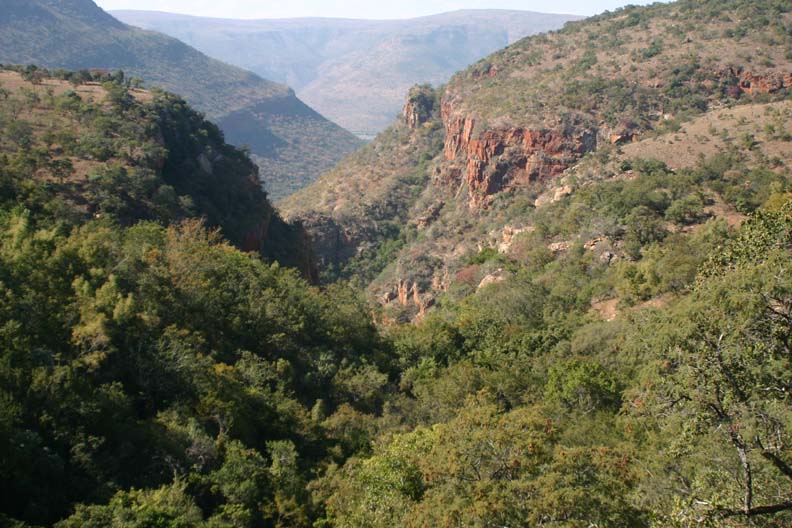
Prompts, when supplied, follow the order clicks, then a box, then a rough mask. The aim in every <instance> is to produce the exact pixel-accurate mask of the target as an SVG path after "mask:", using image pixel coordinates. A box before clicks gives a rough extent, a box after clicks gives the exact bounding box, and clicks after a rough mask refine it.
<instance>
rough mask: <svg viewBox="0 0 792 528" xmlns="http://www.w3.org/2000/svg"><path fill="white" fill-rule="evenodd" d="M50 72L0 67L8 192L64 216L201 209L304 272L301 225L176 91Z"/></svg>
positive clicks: (169, 219)
mask: <svg viewBox="0 0 792 528" xmlns="http://www.w3.org/2000/svg"><path fill="white" fill-rule="evenodd" d="M57 75H58V77H52V76H51V75H50V73H49V72H47V71H46V70H40V69H36V68H34V67H25V68H18V69H17V70H10V69H0V90H2V95H0V125H2V126H3V130H4V134H3V138H2V140H0V156H2V158H0V159H2V160H3V162H4V163H5V164H6V165H7V167H9V169H10V170H11V171H12V172H11V173H10V174H9V175H8V180H7V181H6V185H7V188H6V192H7V193H9V194H11V195H14V196H16V197H17V199H18V200H20V201H21V202H22V203H28V204H29V206H30V207H31V210H32V211H33V212H34V213H35V214H36V215H42V216H43V217H44V218H48V219H49V218H52V217H54V218H55V219H56V220H57V221H60V222H65V223H67V224H70V223H78V224H79V223H82V222H86V221H88V220H89V219H91V218H108V219H109V218H112V219H114V221H116V222H118V223H120V224H122V225H131V224H134V223H136V222H139V221H143V220H148V221H158V222H162V223H166V224H169V223H175V222H178V221H180V220H186V219H190V218H203V219H204V220H205V221H206V223H207V224H208V225H209V226H211V227H215V228H219V229H220V230H221V232H222V234H223V236H225V237H226V238H227V239H228V240H229V241H231V242H232V243H234V244H236V245H237V246H238V247H239V248H240V249H242V250H245V251H253V252H256V253H261V254H262V255H264V256H267V257H270V258H278V259H279V260H281V261H282V262H283V263H284V264H288V265H292V266H296V267H299V268H301V270H302V271H303V272H304V273H305V274H307V275H310V274H311V273H312V268H311V264H310V261H309V254H308V252H307V251H306V250H304V248H303V238H302V234H301V233H300V231H299V230H298V229H294V228H292V227H290V226H288V225H286V224H285V223H284V222H283V221H282V220H281V219H280V218H279V217H278V215H277V214H276V213H275V210H274V209H273V207H272V205H271V204H270V203H269V201H268V200H267V197H266V194H265V193H264V192H263V191H262V189H261V186H260V184H259V180H258V168H257V167H256V166H255V165H254V164H253V163H252V162H251V161H250V160H249V159H248V158H247V157H246V156H245V155H244V154H243V153H242V152H241V151H239V150H237V149H235V148H234V147H231V146H230V145H227V144H225V143H224V139H223V135H222V133H221V132H220V130H219V129H218V128H217V126H216V125H214V124H212V123H210V122H208V121H205V120H204V119H203V117H202V116H201V115H200V114H198V113H197V112H195V111H194V110H192V109H190V108H189V107H188V106H187V105H186V103H185V102H184V100H183V99H180V98H179V97H177V96H174V95H172V94H169V93H167V92H154V93H152V92H148V91H144V90H141V89H133V88H130V87H129V86H128V85H127V84H125V82H124V81H123V80H119V79H118V78H117V77H113V76H111V75H108V74H101V73H97V74H95V75H94V77H93V78H92V80H91V81H83V80H80V81H78V80H77V79H78V77H80V74H79V73H73V72H67V71H60V72H58V74H57ZM26 171H27V172H29V173H30V175H29V176H27V177H25V178H22V177H21V176H20V175H19V174H17V173H19V172H22V173H24V172H26ZM33 204H35V206H33ZM273 239H278V240H279V243H278V244H273V243H272V242H271V240H273Z"/></svg>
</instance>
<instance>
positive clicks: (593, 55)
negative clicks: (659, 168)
mask: <svg viewBox="0 0 792 528" xmlns="http://www.w3.org/2000/svg"><path fill="white" fill-rule="evenodd" d="M790 20H792V18H791V17H790V13H789V9H788V6H787V5H786V4H785V3H777V2H770V1H767V2H759V3H755V2H722V1H711V2H705V3H700V2H690V1H681V2H677V3H673V4H668V5H663V4H658V5H655V6H651V7H646V8H626V9H623V10H619V11H617V12H615V13H609V14H605V15H602V16H600V17H595V18H593V19H590V20H586V21H583V22H577V23H572V24H569V25H567V27H566V28H564V29H563V30H561V31H559V32H556V33H550V34H547V35H541V36H537V37H532V38H527V39H525V40H522V41H520V42H518V43H516V44H514V45H513V46H510V47H508V48H506V49H505V50H503V51H501V52H498V53H496V54H494V55H492V56H490V57H488V58H487V59H485V60H483V61H481V62H480V63H478V64H476V65H474V66H472V67H471V68H469V69H468V70H465V71H464V72H461V73H459V74H457V75H455V76H454V78H452V80H451V81H450V82H449V83H448V85H446V86H445V87H444V88H442V89H441V90H439V92H438V94H437V95H436V96H428V97H411V98H410V100H409V101H408V103H407V105H406V106H405V109H404V117H403V120H402V122H401V123H397V124H396V125H394V126H393V128H392V129H391V130H390V131H389V132H388V133H386V134H383V135H382V136H381V137H380V138H379V139H377V140H376V141H375V142H374V143H373V144H372V145H371V146H370V147H369V149H370V150H371V151H373V152H377V154H378V159H379V160H381V161H380V163H382V164H383V167H381V168H378V169H375V170H374V171H369V170H368V169H367V170H359V169H357V168H356V166H355V162H354V158H353V159H351V160H348V161H347V162H345V163H342V164H341V165H340V166H339V167H337V168H336V169H334V171H332V172H331V173H328V174H327V175H324V176H323V177H322V178H320V180H319V182H318V183H317V184H316V185H315V186H314V187H312V188H309V189H307V190H306V191H305V192H304V193H302V194H298V195H296V196H294V197H293V198H292V199H290V200H288V201H287V202H285V203H284V210H285V211H286V213H287V214H288V215H289V216H290V217H306V218H308V219H309V220H310V221H309V222H308V223H307V224H306V225H317V224H318V225H326V221H327V220H328V219H331V220H332V221H333V222H334V223H335V224H337V225H339V226H340V227H339V228H338V230H340V231H341V232H344V233H349V234H350V236H346V237H336V238H335V239H331V240H334V241H335V242H334V244H331V246H330V247H332V248H333V250H332V251H331V252H330V253H329V254H330V255H331V256H332V255H339V254H342V255H345V256H348V255H361V254H364V253H365V252H366V251H373V252H375V253H376V252H377V250H378V249H379V248H383V247H385V248H391V250H392V247H393V246H396V247H397V248H398V247H399V246H403V247H402V249H400V250H399V251H398V252H397V258H396V259H395V262H392V263H391V264H390V265H389V266H387V269H385V271H384V273H382V275H381V276H380V277H379V278H378V279H377V280H376V281H374V283H373V285H372V287H371V293H372V295H376V296H377V297H378V298H379V299H380V300H381V302H383V303H385V304H388V305H390V304H393V303H394V302H395V301H398V303H396V304H399V305H402V306H406V307H408V309H409V310H414V311H420V312H423V311H425V310H426V309H427V308H428V307H429V306H430V305H431V304H432V303H434V302H435V301H436V300H437V299H438V295H439V294H441V293H442V292H445V291H448V290H449V289H453V288H454V284H455V283H456V282H458V277H457V274H458V273H459V272H460V271H461V270H463V269H465V268H467V267H468V266H470V265H471V264H472V263H474V262H476V261H477V259H479V260H481V259H482V258H483V259H484V260H483V261H482V263H484V262H489V264H488V266H490V268H491V269H490V271H492V272H493V273H494V275H493V277H491V280H499V275H498V273H500V272H498V271H497V270H498V268H499V267H498V266H497V265H494V267H493V263H494V262H497V261H498V260H499V258H500V257H498V258H495V256H497V254H498V249H499V248H501V249H502V250H503V252H504V253H508V251H509V247H510V245H511V244H512V242H513V240H514V239H515V237H517V238H520V237H522V238H526V237H527V239H530V240H532V243H533V244H537V245H539V246H541V247H543V248H545V250H547V248H550V254H551V255H552V254H555V255H556V256H560V255H562V254H563V253H564V251H565V250H567V249H569V248H571V247H573V246H574V243H573V242H571V240H577V239H578V237H583V238H584V240H583V241H582V242H583V243H586V242H590V241H600V242H602V241H607V244H603V245H601V246H597V244H598V243H595V242H592V247H593V246H597V247H601V248H604V247H605V246H608V248H607V249H602V251H609V252H611V253H612V254H613V255H622V256H624V254H625V251H626V250H625V249H624V244H626V242H625V240H624V237H625V233H626V232H627V231H629V229H627V228H628V227H629V221H628V220H629V219H628V218H627V215H626V213H625V214H622V215H616V216H615V217H614V216H609V215H608V214H605V216H604V217H600V218H598V220H597V222H598V223H595V224H592V225H590V226H580V227H579V229H580V231H579V232H577V231H575V229H578V228H574V229H572V228H570V229H572V231H570V232H567V233H566V234H565V235H562V234H561V232H560V231H559V230H558V229H557V227H554V228H552V229H550V230H548V229H547V228H546V222H547V217H546V216H545V215H547V214H551V213H548V212H547V211H551V210H554V208H555V207H560V206H558V205H554V203H555V204H558V203H562V204H563V203H567V204H568V203H569V202H570V201H571V202H573V203H575V202H576V201H577V199H576V198H575V196H576V191H577V190H578V189H582V188H589V187H591V186H593V187H597V186H599V185H600V183H598V182H604V181H608V180H611V179H614V180H621V179H630V178H634V177H635V175H636V174H643V173H651V172H652V170H651V169H650V170H648V172H647V171H646V170H644V172H643V173H642V172H640V171H639V170H638V169H636V168H635V167H645V166H646V165H644V164H642V162H641V163H639V162H635V163H632V165H631V163H630V160H635V158H646V159H649V160H651V159H652V158H660V159H665V160H674V161H675V162H674V163H672V164H670V165H671V166H672V167H674V168H675V169H677V170H678V171H679V170H681V169H691V170H692V169H696V170H699V169H697V167H699V168H701V167H707V166H708V165H707V160H711V159H720V160H721V162H719V164H717V165H718V169H716V170H715V169H713V170H715V173H716V174H718V175H719V176H718V178H723V180H722V181H720V182H719V183H717V184H716V183H712V184H709V183H706V182H704V181H700V176H701V174H703V173H697V174H699V176H696V177H695V178H694V180H695V181H697V182H698V183H696V184H695V186H699V185H700V186H701V187H700V188H698V190H697V191H696V192H697V193H699V194H698V195H699V196H700V197H702V199H703V200H704V201H705V203H709V204H710V205H709V206H707V207H709V208H708V209H707V214H705V215H703V216H702V217H701V218H706V217H708V216H710V214H712V215H716V216H717V214H718V212H720V213H721V214H723V215H727V216H734V214H735V213H736V212H737V210H740V211H743V212H745V211H750V210H752V208H755V207H757V206H758V205H760V204H761V200H762V198H767V197H768V196H769V193H771V190H770V188H769V183H770V181H773V180H774V179H775V178H781V179H782V180H783V177H784V176H783V175H786V174H787V172H788V169H789V159H788V148H787V146H786V144H785V143H784V138H786V137H788V136H787V135H785V134H786V132H785V129H784V123H783V121H784V117H783V116H785V115H787V113H786V112H787V111H788V109H787V105H786V103H784V105H781V106H777V105H769V106H757V107H754V108H752V109H750V110H744V112H746V113H745V114H742V113H740V112H743V111H742V110H741V111H740V112H738V111H737V108H740V106H741V105H745V104H766V103H770V102H772V101H783V100H784V99H785V98H787V97H788V94H789V89H790V86H792V63H790V58H789V54H788V51H787V49H788V48H787V46H788V45H789V39H790V37H789V33H788V31H787V29H788V27H789V24H790ZM749 48H750V51H747V50H748V49H749ZM414 95H415V94H414ZM732 107H735V110H734V111H733V112H734V113H740V115H741V118H740V119H738V120H731V119H729V114H730V113H732V110H730V109H731V108H732ZM765 113H767V116H772V117H765V118H762V119H758V118H757V117H756V116H757V115H764V114H765ZM699 116H706V117H704V118H703V119H704V120H703V121H700V122H695V121H691V120H692V119H695V118H697V117H699ZM749 120H750V121H749ZM689 121H690V123H689V124H688V122H689ZM440 122H441V123H442V137H443V139H442V141H443V143H444V146H443V147H442V148H441V149H437V150H436V149H435V147H432V146H430V144H431V142H427V141H426V140H424V139H422V138H423V137H424V136H425V135H426V130H427V129H433V128H434V127H436V126H437V124H438V123H440ZM745 122H748V123H751V126H746V127H744V129H743V128H740V127H741V126H742V125H741V124H740V123H745ZM698 123H710V124H709V125H706V130H702V125H701V124H698ZM765 125H767V127H768V128H767V130H765V128H764V127H765ZM683 127H688V128H687V130H690V131H691V132H690V133H686V134H685V135H683V132H684V131H685V130H686V129H685V128H683ZM720 127H723V128H724V129H725V130H724V129H720V130H718V128H720ZM736 131H739V135H738V134H737V132H736ZM394 135H396V136H401V137H403V138H404V139H403V141H402V142H400V143H399V144H410V143H411V142H416V141H417V142H419V143H420V144H421V145H422V147H419V148H418V150H421V149H423V150H424V151H426V152H428V153H429V155H430V156H432V159H431V160H429V161H427V159H426V158H424V159H423V160H422V162H419V161H418V160H416V159H413V160H412V161H409V158H407V159H408V161H406V165H404V166H403V168H399V167H400V166H401V165H402V164H405V161H404V159H403V158H402V154H401V152H400V150H399V147H395V146H394V145H393V142H392V141H391V138H392V137H393V136H394ZM690 136H694V137H692V138H691V137H690ZM715 136H719V137H720V138H721V139H717V138H716V137H715ZM652 138H655V139H654V140H653V141H650V140H651V139H652ZM779 138H780V139H779ZM644 140H645V141H644ZM658 143H662V144H664V145H665V146H664V148H663V149H658V146H657V145H658ZM699 152H700V153H701V156H699V155H698V154H699ZM625 153H629V154H628V155H627V154H625ZM435 154H437V155H435ZM718 156H720V157H719V158H718ZM628 158H629V159H628ZM614 160H620V161H619V162H618V163H617V162H615V161H614ZM724 160H725V161H724ZM648 166H650V167H651V166H653V165H651V163H650V164H649V165H648ZM384 167H393V168H394V169H395V171H391V172H389V171H388V170H387V169H385V168H384ZM701 170H703V171H704V173H706V170H704V169H703V168H702V169H701ZM415 171H418V172H419V173H420V178H421V179H422V180H423V181H424V182H425V183H424V184H423V185H422V186H421V187H420V189H415V191H414V192H413V193H411V194H410V195H409V197H408V198H407V199H404V200H399V201H398V203H397V204H396V205H395V206H394V205H388V206H387V207H386V204H387V200H385V199H377V198H376V196H377V194H376V193H372V194H371V195H370V196H367V195H366V194H364V197H363V198H361V199H355V198H349V197H350V196H352V197H354V194H352V193H347V192H345V191H346V190H347V189H352V188H362V189H366V188H373V187H375V186H376V187H377V188H378V189H381V188H387V187H388V185H397V182H399V181H402V180H404V179H405V178H407V177H409V176H410V175H411V174H412V173H413V172H415ZM737 171H743V174H747V173H748V172H750V171H754V172H753V173H752V174H754V175H755V176H756V179H755V180H754V181H753V183H750V182H748V181H746V182H743V183H742V184H741V183H740V181H741V177H743V176H740V174H739V172H737ZM756 171H758V172H756ZM710 172H711V171H710ZM372 173H376V174H378V175H388V176H387V177H388V178H389V180H388V182H389V183H386V182H377V183H376V185H375V184H374V183H373V182H372V180H371V174H372ZM759 173H761V174H764V176H761V177H760V176H759ZM773 174H775V175H776V176H772V175H773ZM691 177H692V176H691ZM740 185H744V195H743V193H742V191H740V190H739V188H740ZM333 189H336V190H337V191H335V193H336V195H335V196H334V191H332V190H333ZM653 192H654V191H653ZM657 192H660V190H657ZM663 192H666V191H663ZM678 198H682V197H681V196H677V195H676V194H674V193H672V194H671V195H670V196H669V197H667V199H670V200H671V201H673V200H675V199H678ZM369 199H373V200H374V203H369V204H367V205H366V207H365V208H364V207H362V204H366V203H367V200H369ZM397 200H398V199H397ZM663 203H665V202H663ZM669 203H670V202H669ZM576 207H580V208H582V209H581V213H580V214H581V215H583V213H582V211H584V210H589V209H590V208H591V207H592V204H591V203H589V202H585V201H584V203H578V204H577V205H576ZM666 207H668V204H666V205H665V206H662V207H660V210H659V212H652V213H651V215H660V217H659V218H660V220H662V215H663V214H665V212H666ZM680 207H681V205H680ZM702 207H703V206H702ZM735 208H736V209H735ZM347 211H352V213H350V214H347ZM372 211H373V212H374V214H372V213H371V212H372ZM392 211H408V212H407V213H400V216H398V217H397V216H395V215H394V214H393V213H392ZM569 214H571V213H569ZM651 215H650V216H651ZM595 216H596V215H595ZM582 217H585V215H583V216H582ZM317 218H323V219H324V221H323V222H318V221H317ZM405 219H406V220H407V221H406V222H405V223H404V227H403V229H402V230H401V231H400V232H399V233H397V234H395V235H393V234H391V235H385V234H383V233H382V232H378V236H379V238H376V237H375V238H374V239H373V240H383V239H385V240H387V242H386V243H384V244H383V243H382V242H377V243H375V246H374V248H373V249H371V250H369V245H368V244H369V243H370V242H371V240H372V239H371V238H370V237H367V236H366V235H365V234H361V233H364V232H365V231H366V230H365V229H361V228H360V226H367V225H372V224H373V225H375V226H376V225H380V224H382V223H383V222H388V221H391V220H398V221H399V222H403V221H404V220H405ZM633 220H635V219H634V218H633ZM540 225H542V226H545V227H543V228H541V229H540ZM626 229H627V231H625V230H626ZM562 231H563V230H562ZM316 233H317V234H316V239H317V248H319V249H320V250H321V254H322V255H323V256H325V258H327V253H326V251H327V248H328V245H327V240H328V239H327V238H326V237H325V234H326V233H324V231H323V230H321V229H319V230H317V231H316ZM531 233H533V234H531ZM518 235H519V236H518ZM523 247H524V246H523ZM339 248H341V249H339ZM619 248H621V249H619ZM614 249H615V251H614ZM482 250H486V251H490V250H491V251H493V252H494V253H491V254H489V255H490V257H487V258H485V257H486V254H485V256H484V257H475V258H474V255H475V254H476V253H478V252H480V251H482ZM320 256H321V255H320ZM629 258H635V255H634V254H633V256H632V257H629ZM331 260H332V259H331ZM347 262H348V264H347V266H348V268H347V270H348V272H347V273H346V275H347V276H348V275H355V273H356V271H355V270H356V268H357V266H359V265H360V262H361V259H360V258H358V257H353V258H352V259H351V260H349V261H347ZM365 266H366V271H367V273H368V277H370V276H371V275H373V274H376V273H378V272H380V271H381V270H382V269H383V266H381V265H375V266H373V267H372V266H370V265H369V263H367V264H365ZM341 267H342V268H343V265H342V266H341ZM500 267H502V266H500ZM477 269H478V268H477ZM501 271H502V270H501ZM341 274H342V276H344V275H345V272H344V271H343V269H342V271H341ZM485 275H487V274H486V273H485ZM478 278H479V279H481V278H484V277H483V276H482V277H478ZM467 280H469V281H472V280H473V279H472V278H468V279H467ZM413 315H414V313H413Z"/></svg>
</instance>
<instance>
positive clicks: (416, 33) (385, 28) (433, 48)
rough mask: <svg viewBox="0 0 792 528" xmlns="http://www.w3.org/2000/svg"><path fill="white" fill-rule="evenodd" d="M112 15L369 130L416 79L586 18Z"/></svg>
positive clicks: (429, 78) (438, 76) (435, 79)
mask: <svg viewBox="0 0 792 528" xmlns="http://www.w3.org/2000/svg"><path fill="white" fill-rule="evenodd" d="M113 15H114V16H116V17H118V18H119V19H120V20H122V21H124V22H126V23H127V24H130V25H133V26H138V27H142V28H145V29H151V30H155V31H161V32H162V33H165V34H168V35H171V36H173V37H176V38H178V39H179V40H181V41H183V42H186V43H188V44H190V45H191V46H194V47H195V48H197V49H199V50H201V51H203V52H204V53H206V54H207V55H209V56H211V57H215V58H217V59H220V60H223V61H225V62H228V63H230V64H234V65H236V66H240V67H242V68H245V69H247V70H250V71H253V72H256V73H257V74H259V75H261V76H262V77H264V78H267V79H272V80H275V81H278V82H282V83H287V84H288V85H289V86H291V87H293V88H294V89H295V90H296V92H297V94H298V96H299V97H300V98H301V99H302V100H304V101H306V102H307V103H308V104H309V105H311V106H312V107H313V108H316V109H317V110H318V111H319V112H321V113H322V114H323V115H325V116H327V117H328V118H330V119H332V120H333V121H334V122H336V123H339V124H340V125H341V126H343V127H344V128H346V129H347V130H351V131H353V132H355V133H356V134H358V135H361V136H363V137H373V136H374V135H376V134H377V133H378V132H380V131H382V130H384V129H385V128H386V127H387V126H388V125H390V123H391V122H392V121H393V119H394V117H395V116H396V115H397V114H398V112H399V110H400V107H401V103H402V100H403V98H404V94H405V93H407V90H408V89H409V88H410V87H411V86H412V85H414V84H420V83H431V84H434V85H438V84H442V83H444V82H446V81H447V80H448V79H449V78H450V77H451V75H452V74H453V73H455V72H456V71H458V70H460V69H462V68H465V67H467V66H468V65H470V64H472V63H474V62H476V61H478V60H479V59H481V58H482V57H484V56H486V55H488V54H490V53H492V52H493V51H496V50H498V49H501V48H503V47H505V46H507V45H509V44H512V43H513V42H515V41H517V40H519V39H521V38H523V37H525V36H528V35H532V34H535V33H540V32H542V31H548V30H551V29H557V28H560V27H561V26H562V25H563V24H564V23H565V22H567V21H569V20H575V19H577V18H579V17H574V16H569V15H551V14H544V13H534V12H527V11H505V10H468V11H457V12H452V13H443V14H439V15H434V16H429V17H421V18H414V19H407V20H347V19H318V18H315V19H283V20H226V19H212V18H201V17H191V16H186V15H176V14H171V13H161V12H147V11H115V12H113Z"/></svg>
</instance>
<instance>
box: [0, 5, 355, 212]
mask: <svg viewBox="0 0 792 528" xmlns="http://www.w3.org/2000/svg"><path fill="white" fill-rule="evenodd" d="M0 63H6V64H36V65H38V66H42V67H50V68H68V69H81V68H104V69H108V70H115V69H122V70H124V71H125V72H126V73H127V74H129V75H132V76H138V77H141V78H143V79H145V81H146V83H147V84H148V85H151V86H159V87H162V88H165V89H167V90H170V91H173V92H176V93H178V94H180V95H182V96H183V97H185V98H186V99H187V100H188V101H189V102H191V103H192V104H194V105H195V106H196V107H197V108H198V109H199V110H201V111H202V112H204V113H206V115H207V117H209V118H210V119H212V120H213V121H215V122H217V123H218V124H219V125H220V126H221V128H222V129H223V130H224V132H225V133H226V136H227V138H228V140H229V141H230V142H232V143H234V144H236V145H242V144H247V145H249V146H250V147H251V150H252V154H253V155H254V157H255V160H256V161H257V163H258V165H259V166H260V167H261V168H262V177H263V179H264V181H265V184H266V186H267V189H268V190H269V191H270V192H271V194H272V195H273V196H274V197H276V198H277V197H278V196H282V195H285V194H288V193H289V192H291V191H293V190H294V189H295V188H299V187H301V186H302V185H304V184H305V182H306V181H312V180H313V179H314V178H315V177H316V176H317V175H318V174H320V173H321V172H323V171H325V170H327V169H329V168H331V167H332V166H333V165H334V164H335V163H336V162H338V161H339V160H340V159H342V158H343V157H344V156H345V155H347V154H349V153H350V152H352V151H353V150H355V149H356V148H357V147H358V146H359V145H360V141H359V140H358V139H356V138H355V137H354V136H353V135H352V134H350V133H349V132H347V131H346V130H344V129H342V128H341V127H339V126H337V125H335V124H334V123H331V122H330V121H328V120H327V119H325V118H324V117H322V116H321V115H319V114H318V113H317V112H316V111H314V110H313V109H311V108H309V107H308V106H307V105H305V104H304V103H303V102H302V101H300V100H299V99H297V98H296V97H295V95H294V92H293V91H292V90H291V89H290V88H288V87H287V86H285V85H282V84H277V83H275V82H272V81H269V80H265V79H262V78H261V77H259V76H258V75H255V74H253V73H251V72H248V71H245V70H242V69H240V68H238V67H235V66H230V65H228V64H225V63H223V62H220V61H219V60H216V59H212V58H209V57H207V56H206V55H204V54H203V53H201V52H199V51H197V50H195V49H193V48H191V47H190V46H188V45H186V44H184V43H182V42H180V41H178V40H176V39H174V38H172V37H168V36H166V35H162V34H160V33H155V32H153V31H144V30H141V29H137V28H132V27H129V26H127V25H126V24H124V23H122V22H120V21H118V20H116V19H115V18H113V17H112V16H110V15H109V14H107V13H106V12H104V11H102V10H101V9H100V8H99V7H98V6H97V5H96V4H95V3H94V2H93V1H92V0H60V1H56V0H3V2H2V9H0ZM295 186H296V187H295Z"/></svg>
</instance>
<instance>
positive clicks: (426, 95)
mask: <svg viewBox="0 0 792 528" xmlns="http://www.w3.org/2000/svg"><path fill="white" fill-rule="evenodd" d="M436 100H437V96H436V92H435V90H434V89H433V88H432V87H431V86H428V85H419V86H413V87H412V88H411V89H410V93H409V95H408V96H407V102H406V103H405V104H404V109H403V110H402V121H403V122H404V124H405V125H407V126H408V127H410V128H412V129H416V128H418V127H419V126H421V125H423V124H424V123H426V122H427V121H429V119H431V117H432V113H433V112H434V108H435V103H436Z"/></svg>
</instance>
